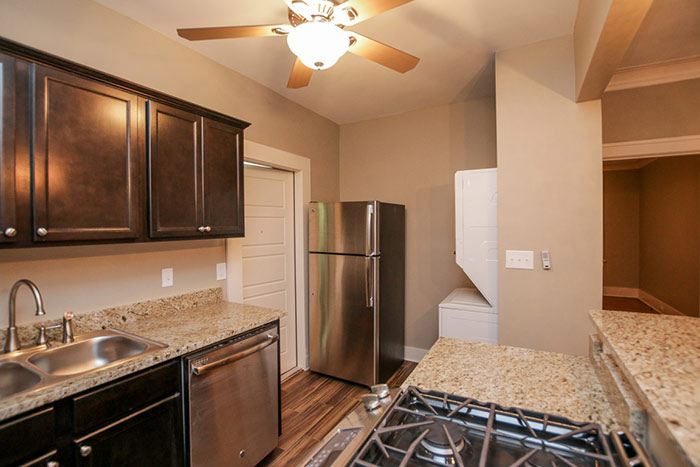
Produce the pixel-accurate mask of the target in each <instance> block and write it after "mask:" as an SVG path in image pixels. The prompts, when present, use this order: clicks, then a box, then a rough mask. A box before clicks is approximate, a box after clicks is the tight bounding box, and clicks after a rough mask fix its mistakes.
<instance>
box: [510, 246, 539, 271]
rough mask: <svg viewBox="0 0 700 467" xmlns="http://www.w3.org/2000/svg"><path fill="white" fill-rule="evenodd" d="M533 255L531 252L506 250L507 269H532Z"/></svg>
mask: <svg viewBox="0 0 700 467" xmlns="http://www.w3.org/2000/svg"><path fill="white" fill-rule="evenodd" d="M534 262H535V254H534V252H532V251H523V250H506V268H507V269H534V268H535V267H534V264H533V263H534Z"/></svg>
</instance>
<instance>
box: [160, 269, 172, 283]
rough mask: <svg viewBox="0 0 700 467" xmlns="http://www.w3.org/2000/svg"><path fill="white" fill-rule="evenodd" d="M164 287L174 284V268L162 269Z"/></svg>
mask: <svg viewBox="0 0 700 467" xmlns="http://www.w3.org/2000/svg"><path fill="white" fill-rule="evenodd" d="M161 276H162V281H163V287H172V286H173V268H165V269H163V270H162V271H161Z"/></svg>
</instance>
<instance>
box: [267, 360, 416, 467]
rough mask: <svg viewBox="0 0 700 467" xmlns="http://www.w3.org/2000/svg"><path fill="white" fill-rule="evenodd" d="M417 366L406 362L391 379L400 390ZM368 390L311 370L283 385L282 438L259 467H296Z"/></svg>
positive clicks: (390, 381)
mask: <svg viewBox="0 0 700 467" xmlns="http://www.w3.org/2000/svg"><path fill="white" fill-rule="evenodd" d="M415 367H416V363H413V362H404V363H403V365H401V367H400V368H399V369H398V370H397V371H396V373H395V374H394V375H393V376H392V377H391V378H390V379H389V381H388V382H387V384H388V385H389V386H390V387H399V386H401V384H402V383H403V382H404V381H405V380H406V378H408V375H409V374H411V372H412V371H413V369H414V368H415ZM367 392H368V391H367V388H366V387H365V386H360V385H359V384H353V383H349V382H347V381H341V380H338V379H334V378H330V377H328V376H323V375H319V374H317V373H312V372H310V371H302V372H299V373H297V374H296V375H294V376H292V377H290V378H289V379H287V380H285V381H284V382H282V436H280V439H279V444H278V445H277V448H276V449H275V450H274V451H272V452H271V453H270V455H269V456H267V457H266V458H265V459H263V461H262V462H260V464H258V466H295V465H297V464H299V463H300V462H302V461H303V460H304V458H305V457H306V456H307V455H308V454H309V450H310V449H311V448H312V447H313V446H314V445H315V444H316V443H318V442H319V441H320V440H322V439H323V437H324V436H325V435H326V434H327V433H328V432H329V431H330V430H331V429H333V427H334V426H335V425H336V424H338V422H340V420H342V418H343V417H345V415H346V414H347V413H348V412H349V411H350V410H352V409H353V408H354V407H355V405H357V403H358V402H359V400H360V396H362V394H367Z"/></svg>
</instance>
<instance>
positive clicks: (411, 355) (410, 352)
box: [403, 346, 428, 363]
mask: <svg viewBox="0 0 700 467" xmlns="http://www.w3.org/2000/svg"><path fill="white" fill-rule="evenodd" d="M427 354H428V351H427V350H426V349H421V348H418V347H409V346H406V347H404V349H403V359H404V360H408V361H409V362H416V363H417V362H420V361H421V360H423V357H425V356H426V355H427Z"/></svg>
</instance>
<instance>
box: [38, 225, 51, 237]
mask: <svg viewBox="0 0 700 467" xmlns="http://www.w3.org/2000/svg"><path fill="white" fill-rule="evenodd" d="M48 233H49V231H48V230H46V229H45V228H43V227H39V228H38V229H36V234H37V235H38V236H40V237H46V234H48Z"/></svg>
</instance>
